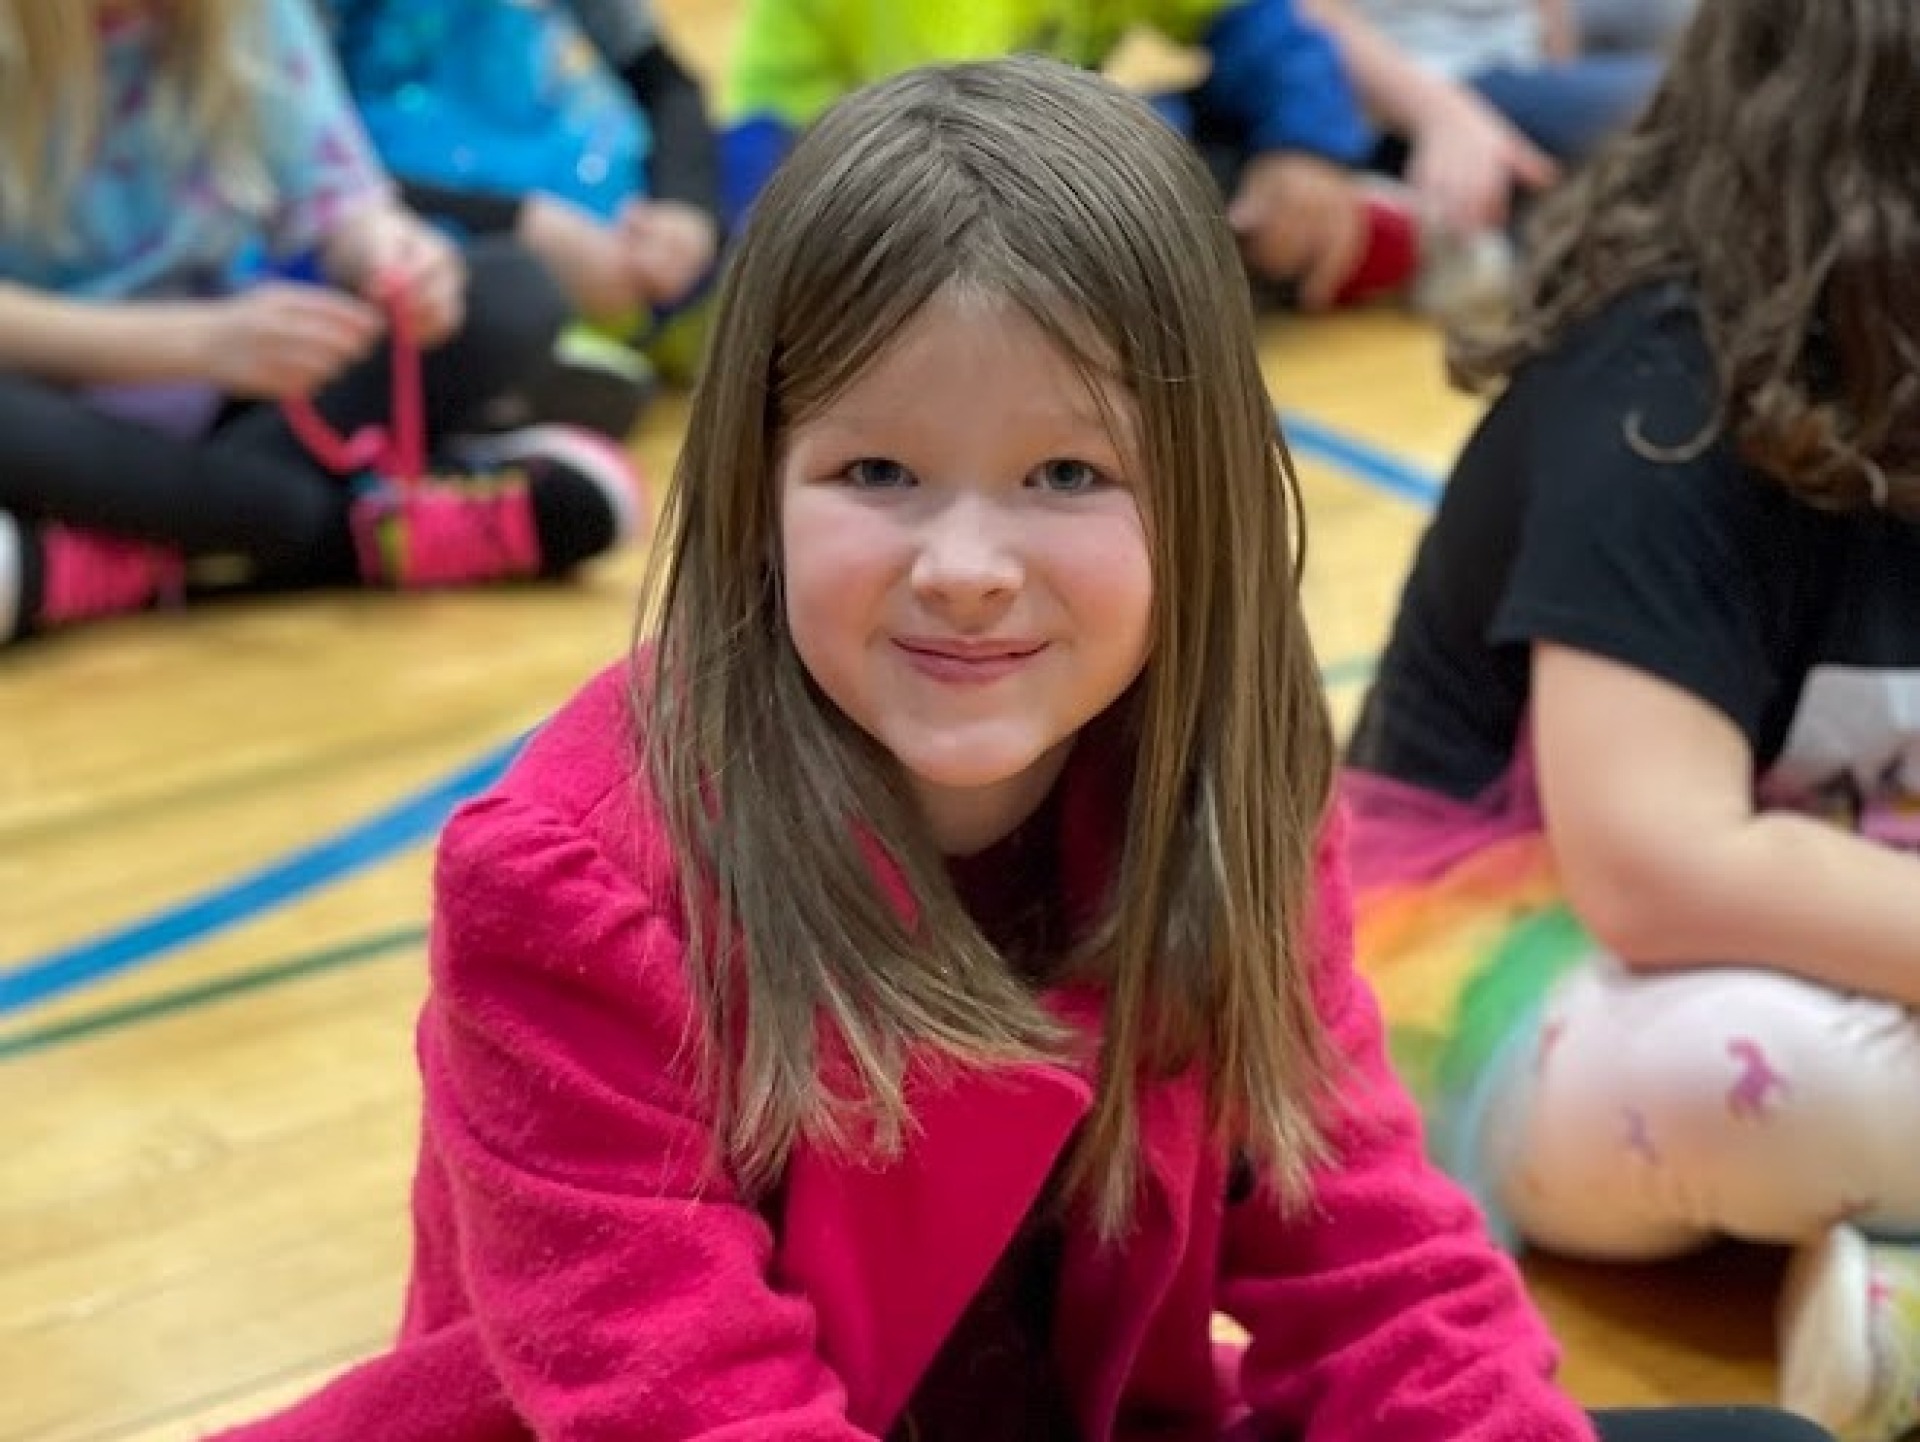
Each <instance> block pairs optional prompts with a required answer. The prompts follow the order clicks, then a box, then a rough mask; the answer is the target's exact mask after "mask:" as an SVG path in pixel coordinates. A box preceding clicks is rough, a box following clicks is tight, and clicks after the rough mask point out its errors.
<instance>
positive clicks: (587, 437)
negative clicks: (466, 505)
mask: <svg viewBox="0 0 1920 1442" xmlns="http://www.w3.org/2000/svg"><path fill="white" fill-rule="evenodd" d="M452 450H453V453H454V455H455V456H456V457H457V458H458V459H459V460H460V461H462V462H463V463H465V464H467V465H471V466H475V467H478V468H481V469H487V468H491V467H495V466H515V465H521V464H524V463H525V462H527V461H529V460H532V459H534V458H535V457H537V456H550V457H554V458H556V459H558V460H560V461H561V462H563V463H564V464H565V465H567V466H568V467H569V468H570V469H572V470H574V471H575V472H577V473H578V474H580V475H582V476H584V477H586V479H587V480H589V481H591V482H592V483H593V484H594V485H595V486H596V487H597V488H598V489H599V491H600V493H601V494H602V495H604V496H605V497H606V499H607V505H608V507H609V508H610V509H611V510H612V512H613V540H614V545H616V546H618V545H620V544H622V543H623V542H626V541H630V540H632V539H634V538H635V537H637V536H639V535H640V534H641V533H642V531H643V530H644V529H645V526H646V520H647V516H646V497H645V493H644V490H643V488H642V485H641V481H640V470H639V467H638V466H636V465H635V464H634V461H633V458H632V457H631V456H629V455H628V454H627V453H626V452H625V451H623V450H621V449H620V448H619V447H618V446H616V445H615V444H614V443H613V442H612V441H609V440H607V439H606V438H605V437H604V436H600V435H597V434H595V433H594V432H592V431H589V430H585V429H583V428H581V427H578V426H563V425H542V426H524V427H522V428H521V429H519V430H515V431H502V432H500V433H499V434H497V435H485V436H467V437H462V438H461V439H460V440H459V441H458V442H456V443H455V444H454V446H453V447H452Z"/></svg>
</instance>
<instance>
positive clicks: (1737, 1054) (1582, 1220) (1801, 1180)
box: [1483, 954, 1920, 1260]
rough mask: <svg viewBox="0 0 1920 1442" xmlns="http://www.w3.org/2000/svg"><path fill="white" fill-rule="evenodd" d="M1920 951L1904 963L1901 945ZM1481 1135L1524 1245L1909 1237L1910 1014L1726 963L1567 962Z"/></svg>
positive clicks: (1597, 1250) (1915, 1082)
mask: <svg viewBox="0 0 1920 1442" xmlns="http://www.w3.org/2000/svg"><path fill="white" fill-rule="evenodd" d="M1916 961H1920V958H1916ZM1512 1072H1513V1074H1512V1075H1509V1076H1507V1077H1504V1078H1502V1079H1501V1085H1500V1086H1499V1088H1498V1095H1497V1098H1496V1099H1495V1101H1494V1102H1493V1104H1492V1107H1491V1109H1490V1111H1489V1112H1488V1115H1487V1125H1486V1128H1485V1131H1484V1134H1483V1145H1484V1147H1485V1154H1484V1160H1485V1162H1486V1164H1487V1173H1486V1174H1487V1175H1488V1176H1489V1177H1490V1178H1491V1180H1492V1182H1493V1185H1494V1188H1495V1196H1496V1198H1497V1200H1498V1202H1499V1204H1500V1206H1501V1207H1502V1208H1503V1209H1504V1210H1505V1211H1506V1212H1507V1214H1508V1215H1509V1216H1510V1217H1512V1218H1513V1220H1514V1221H1515V1222H1517V1223H1518V1225H1519V1227H1520V1230H1521V1232H1522V1233H1523V1234H1524V1235H1525V1236H1526V1237H1527V1239H1528V1240H1530V1241H1533V1242H1535V1243H1538V1244H1539V1245H1541V1246H1543V1247H1547V1248H1549V1249H1551V1250H1554V1251H1558V1252H1564V1253H1569V1254H1572V1255H1576V1256H1585V1257H1593V1258H1606V1259H1620V1260H1625V1259H1651V1258H1657V1257H1664V1256H1671V1255H1674V1254H1676V1253H1679V1252H1682V1251H1686V1250H1689V1249H1691V1248H1693V1247H1696V1246H1698V1245H1700V1244H1701V1243H1703V1242H1705V1241H1707V1240H1708V1239H1710V1238H1712V1237H1714V1236H1716V1235H1730V1236H1735V1237H1741V1238H1745V1239H1747V1240H1750V1241H1760V1242H1778V1243H1786V1244H1793V1243H1797V1242H1801V1241H1805V1240H1808V1239H1810V1238H1813V1237H1815V1236H1818V1235H1819V1234H1820V1233H1822V1232H1823V1231H1824V1230H1826V1229H1827V1228H1828V1227H1829V1226H1830V1225H1831V1224H1833V1223H1835V1222H1838V1221H1854V1222H1856V1223H1858V1224H1859V1225H1861V1226H1863V1227H1865V1228H1866V1229H1867V1230H1869V1231H1880V1232H1890V1233H1906V1234H1920V1015H1916V1013H1914V1012H1911V1011H1909V1010H1907V1009H1905V1008H1903V1007H1900V1006H1897V1005H1894V1004H1893V1003H1890V1002H1885V1001H1877V1000H1870V999H1867V998H1863V997H1857V996H1851V995H1848V994H1846V993H1842V992H1837V991H1833V990H1831V989H1829V988H1826V987H1822V986H1817V985H1814V984H1812V983H1810V982H1805V981H1801V980H1798V979H1796V978H1793V977H1789V976H1784V975H1781V974H1779V973H1777V972H1770V971H1758V970H1751V969H1745V968H1738V967H1724V968H1701V969H1697V970H1690V971H1682V972H1666V973H1643V974H1638V975H1636V974H1634V973H1632V972H1630V971H1628V970H1627V969H1626V967H1624V966H1623V965H1621V964H1620V962H1618V961H1617V960H1615V959H1614V958H1613V957H1611V956H1607V955H1604V954H1599V955H1596V956H1595V957H1594V958H1593V960H1592V961H1591V962H1590V963H1589V964H1586V965H1583V966H1581V967H1579V968H1577V969H1576V970H1574V971H1573V972H1571V973H1569V974H1568V975H1567V976H1566V977H1565V978H1564V979H1563V980H1562V981H1561V982H1560V984H1559V986H1558V987H1557V988H1556V990H1555V991H1554V992H1553V993H1552V995H1551V997H1550V998H1549V1000H1548V1003H1547V1007H1546V1011H1545V1016H1544V1020H1543V1024H1542V1028H1541V1032H1540V1036H1539V1039H1538V1041H1537V1043H1536V1044H1535V1045H1534V1047H1533V1048H1532V1050H1531V1054H1530V1055H1527V1056H1524V1057H1522V1058H1519V1059H1517V1060H1516V1061H1515V1062H1514V1063H1513V1064H1512Z"/></svg>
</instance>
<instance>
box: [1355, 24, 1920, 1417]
mask: <svg viewBox="0 0 1920 1442" xmlns="http://www.w3.org/2000/svg"><path fill="white" fill-rule="evenodd" d="M1915 115H1920V6H1916V5H1914V4H1913V3H1912V0H1818V3H1813V4H1809V3H1806V0H1737V3H1736V0H1720V3H1708V4H1704V5H1702V6H1701V7H1700V9H1699V11H1698V14H1697V17H1696V19H1695V21H1694V23H1693V26H1692V28H1691V29H1690V31H1689V32H1688V34H1687V36H1686V38H1685V40H1684V41H1683V43H1682V45H1681V47H1680V49H1679V51H1678V52H1677V54H1676V56H1675V59H1674V62H1673V71H1672V73H1671V75H1670V76H1669V77H1668V78H1667V80H1666V83H1665V84H1664V86H1663V87H1662V88H1661V89H1660V91H1659V92H1658V94H1657V95H1656V97H1655V99H1654V101H1653V103H1652V106H1651V108H1650V109H1649V111H1648V112H1647V114H1646V115H1645V116H1644V117H1643V118H1642V119H1641V120H1640V121H1639V122H1638V123H1637V124H1636V125H1635V126H1633V127H1632V128H1631V129H1630V130H1629V131H1628V132H1627V133H1626V134H1624V135H1623V136H1621V137H1620V138H1619V139H1618V140H1617V141H1615V142H1614V143H1613V144H1612V145H1610V146H1608V147H1605V148H1603V149H1602V151H1601V152H1600V153H1599V155H1598V156H1597V157H1596V158H1595V160H1594V161H1593V163H1592V165H1591V167H1590V169H1589V170H1588V171H1587V172H1586V174H1585V175H1584V176H1582V177H1579V178H1577V179H1576V180H1574V181H1573V182H1572V183H1571V185H1570V186H1569V187H1568V188H1567V189H1566V190H1565V191H1563V192H1561V193H1560V194H1557V195H1556V196H1554V197H1552V198H1551V199H1549V200H1548V201H1546V202H1544V204H1543V209H1542V211H1541V213H1540V216H1539V226H1538V229H1537V231H1536V232H1535V233H1536V236H1537V242H1538V252H1537V254H1536V255H1535V256H1534V257H1533V260H1532V265H1533V266H1534V270H1533V273H1532V274H1531V276H1530V278H1529V280H1528V283H1527V287H1526V292H1525V296H1524V303H1523V304H1522V306H1521V308H1520V310H1519V312H1518V314H1517V315H1516V316H1515V317H1514V319H1513V322H1512V324H1511V326H1510V327H1508V328H1506V329H1504V330H1503V331H1501V332H1500V333H1498V334H1496V335H1494V336H1491V337H1488V338H1484V339H1481V340H1480V341H1478V342H1477V343H1476V344H1474V345H1472V346H1470V347H1468V348H1467V349H1466V350H1465V351H1463V353H1462V355H1461V362H1462V365H1463V367H1464V369H1465V373H1466V375H1467V376H1468V377H1470V378H1472V379H1475V380H1478V381H1482V382H1489V383H1491V382H1499V383H1502V384H1503V385H1504V389H1503V390H1502V391H1501V393H1500V395H1499V398H1498V399H1497V400H1496V401H1495V402H1494V403H1493V406H1492V409H1491V410H1490V412H1489V413H1488V415H1487V416H1486V418H1485V420H1484V422H1483V423H1482V424H1481V426H1480V428H1479V429H1478V431H1477V432H1476V433H1475V435H1474V437H1473V439H1472V440H1471V441H1470V442H1469V444H1468V446H1467V448H1466V450H1465V452H1464V453H1463V454H1462V456H1461V458H1460V461H1459V464H1458V465H1457V467H1456V468H1455V470H1454V474H1453V476H1452V478H1451V480H1450V481H1449V483H1448V486H1447V489H1446V493H1445V497H1444V499H1443V501H1442V503H1441V506H1440V510H1439V513H1438V515H1437V516H1436V517H1435V519H1434V521H1433V524H1432V527H1431V528H1430V530H1429V531H1428V533H1427V536H1426V538H1425V540H1424V541H1423V543H1422V545H1421V548H1420V552H1419V558H1418V560H1417V561H1416V563H1415V566H1414V570H1413V574H1412V576H1411V578H1410V579H1409V581H1408V583H1407V587H1406V590H1405V593H1404V595H1403V597H1402V600H1401V604H1400V611H1399V616H1398V619H1397V621H1396V622H1395V625H1394V630H1393V636H1392V640H1391V642H1390V644H1389V646H1388V649H1387V653H1386V655H1385V657H1384V659H1383V660H1382V663H1381V666H1380V669H1379V675H1378V677H1377V679H1376V681H1375V684H1374V687H1373V691H1372V694H1371V696H1370V697H1369V698H1368V700H1367V703H1366V705H1365V707H1364V709H1363V711H1362V714H1361V717H1360V720H1359V722H1358V724H1357V727H1356V729H1355V733H1354V737H1353V741H1352V744H1351V748H1350V752H1349V756H1348V772H1347V780H1346V790H1347V794H1348V796H1349V798H1350V800H1351V801H1352V803H1353V808H1354V813H1355V828H1354V846H1353V852H1354V863H1355V869H1356V873H1357V881H1358V885H1359V890H1360V908H1359V909H1360V919H1361V954H1362V958H1363V963H1364V965H1365V966H1366V967H1367V969H1368V971H1369V973H1370V975H1372V976H1373V977H1374V978H1375V979H1376V980H1377V981H1378V983H1379V984H1380V985H1381V986H1382V987H1383V988H1385V989H1387V990H1388V991H1389V992H1390V993H1392V994H1394V995H1395V996H1397V997H1399V998H1402V999H1403V1002H1405V1003H1406V1004H1402V1005H1399V1006H1396V1007H1392V1008H1390V1009H1392V1010H1394V1011H1396V1013H1397V1014H1398V1015H1399V1016H1401V1017H1402V1018H1404V1019H1406V1020H1407V1021H1408V1022H1409V1023H1410V1025H1409V1028H1408V1032H1409V1034H1408V1035H1407V1036H1405V1037H1403V1039H1402V1040H1403V1043H1404V1044H1403V1046H1402V1047H1401V1051H1402V1054H1403V1060H1404V1061H1406V1062H1408V1063H1409V1064H1410V1066H1411V1069H1410V1070H1409V1073H1408V1074H1409V1076H1410V1077H1411V1078H1412V1079H1414V1080H1416V1081H1417V1082H1418V1083H1419V1085H1420V1087H1421V1089H1422V1090H1424V1091H1425V1092H1426V1093H1427V1094H1428V1098H1429V1102H1430V1108H1431V1115H1432V1119H1433V1123H1434V1133H1435V1137H1436V1140H1437V1142H1438V1145H1439V1147H1440V1149H1441V1152H1442V1155H1443V1157H1444V1159H1445V1160H1446V1161H1447V1162H1448V1164H1449V1165H1450V1166H1451V1167H1453V1168H1454V1170H1455V1171H1456V1172H1457V1173H1458V1174H1459V1175H1461V1176H1462V1177H1463V1178H1466V1179H1468V1180H1470V1181H1472V1182H1473V1183H1474V1184H1475V1185H1476V1187H1477V1188H1478V1189H1479V1191H1480V1193H1481V1195H1482V1198H1483V1200H1484V1201H1485V1202H1486V1204H1487V1206H1488V1208H1489V1210H1490V1212H1491V1214H1492V1215H1493V1216H1494V1217H1495V1218H1496V1219H1497V1220H1498V1221H1499V1222H1500V1223H1501V1225H1502V1226H1503V1228H1504V1229H1505V1230H1507V1231H1508V1232H1509V1234H1511V1235H1513V1236H1515V1237H1517V1238H1519V1239H1524V1240H1527V1241H1530V1242H1533V1243H1536V1244H1538V1245H1540V1246H1543V1247H1547V1248H1552V1249H1555V1250H1558V1251H1563V1252H1569V1253H1573V1254H1576V1255H1580V1256H1585V1257H1593V1258H1601V1259H1609V1260H1622V1261H1640V1260H1646V1259H1652V1258H1660V1257H1668V1256H1673V1255H1675V1254H1678V1253H1681V1252H1685V1251H1688V1250H1691V1249H1693V1248H1697V1247H1699V1246H1702V1245H1704V1244H1705V1243H1707V1242H1708V1241H1709V1240H1711V1239H1713V1238H1715V1237H1719V1236H1723V1235H1731V1236H1735V1237H1741V1238H1745V1239H1747V1240H1750V1241H1760V1242H1770V1243H1777V1244H1781V1245H1784V1246H1787V1247H1791V1248H1793V1249H1795V1261H1794V1265H1793V1269H1792V1272H1791V1274H1790V1279H1789V1285H1788V1287H1787V1290H1786V1293H1785V1296H1784V1301H1783V1307H1782V1311H1781V1360H1782V1368H1781V1370H1782V1377H1783V1384H1782V1385H1783V1399H1784V1400H1785V1402H1786V1403H1787V1404H1788V1405H1789V1406H1791V1407H1793V1408H1794V1409H1796V1410H1798V1411H1802V1412H1805V1413H1807V1414H1808V1415H1810V1416H1812V1417H1815V1418H1817V1419H1818V1420H1820V1421H1822V1422H1824V1423H1826V1424H1827V1425H1829V1426H1831V1427H1833V1428H1834V1429H1835V1430H1836V1431H1839V1432H1840V1433H1841V1434H1842V1435H1843V1436H1845V1437H1846V1438H1848V1439H1853V1442H1892V1439H1894V1438H1897V1437H1900V1436H1902V1435H1903V1434H1905V1433H1906V1432H1908V1431H1909V1430H1910V1429H1912V1428H1913V1427H1915V1426H1916V1425H1917V1424H1920V1246H1916V1245H1915V1242H1914V1238H1915V1237H1916V1236H1920V1019H1917V1018H1916V1008H1917V1007H1920V158H1917V157H1920V152H1916V150H1915V148H1914V143H1913V126H1912V121H1913V117H1914V116H1915ZM1456 993H1457V997H1458V999H1457V1002H1455V1003H1453V1004H1451V1006H1449V1004H1448V1003H1447V1001H1446V998H1447V997H1448V996H1449V995H1451V994H1456ZM1415 998H1419V999H1420V1000H1419V1002H1418V1003H1417V1004H1415V1003H1414V1000H1413V999H1415ZM1423 1015H1424V1017H1425V1019H1426V1020H1425V1022H1419V1018H1420V1017H1422V1016H1423ZM1416 1022H1419V1024H1417V1025H1414V1024H1413V1023H1416ZM1422 1032H1425V1033H1428V1034H1427V1035H1424V1036H1423V1035H1419V1034H1418V1033H1422Z"/></svg>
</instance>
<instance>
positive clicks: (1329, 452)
mask: <svg viewBox="0 0 1920 1442" xmlns="http://www.w3.org/2000/svg"><path fill="white" fill-rule="evenodd" d="M1280 428H1281V430H1282V431H1283V432H1284V433H1285V435H1286V438H1287V443H1288V444H1289V445H1291V446H1293V447H1294V448H1295V449H1296V450H1298V451H1300V452H1301V453H1303V454H1305V455H1310V456H1313V457H1314V458H1315V459H1317V460H1321V461H1325V462H1326V463H1327V464H1328V465H1330V466H1337V467H1338V468H1339V469H1341V470H1343V471H1345V472H1346V473H1347V474H1348V475H1350V476H1352V477H1353V478H1354V479H1355V480H1356V481H1361V482H1364V483H1365V484H1367V485H1369V486H1372V487H1374V488H1375V489H1376V490H1381V491H1385V492H1387V493H1388V494H1389V495H1394V496H1398V497H1400V499H1402V500H1405V501H1412V502H1413V503H1414V504H1415V505H1417V506H1419V507H1420V508H1421V509H1422V510H1432V509H1433V507H1434V504H1435V503H1436V502H1437V501H1439V499H1440V489H1441V487H1440V482H1439V481H1438V480H1436V479H1435V478H1434V477H1432V476H1430V475H1428V474H1427V473H1426V472H1425V471H1423V470H1421V469H1420V468H1419V467H1417V466H1412V465H1409V464H1407V462H1405V461H1403V460H1401V459H1399V457H1397V456H1394V455H1392V454H1390V453H1389V452H1387V451H1383V450H1381V449H1380V448H1379V447H1377V446H1370V445H1368V444H1367V443H1366V442H1365V441H1361V440H1356V439H1354V438H1353V437H1352V436H1348V435H1343V434H1342V433H1340V432H1339V431H1336V430H1330V429H1328V428H1327V427H1326V426H1323V425H1321V424H1320V423H1319V422H1317V421H1310V420H1308V419H1307V418H1306V417H1305V416H1303V415H1298V414H1296V413H1294V412H1292V411H1282V412H1281V413H1280Z"/></svg>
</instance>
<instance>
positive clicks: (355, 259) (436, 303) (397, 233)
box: [328, 205, 467, 347]
mask: <svg viewBox="0 0 1920 1442" xmlns="http://www.w3.org/2000/svg"><path fill="white" fill-rule="evenodd" d="M328 261H329V269H330V270H331V271H332V273H333V274H334V275H335V276H336V277H337V278H338V279H339V280H340V282H341V284H342V285H344V286H346V288H347V289H349V290H351V291H353V292H354V293H355V294H356V295H359V296H361V297H363V298H364V299H366V300H371V301H382V302H385V301H386V300H387V290H388V288H389V287H391V288H392V291H393V293H394V294H395V295H397V296H398V298H399V303H400V304H401V305H402V306H403V307H404V309H405V312H406V316H407V319H408V320H409V321H410V322H411V323H412V326H413V333H414V335H415V337H417V338H418V340H419V342H420V344H421V345H422V346H427V347H431V346H436V345H438V344H440V342H442V341H444V340H446V339H447V338H448V337H449V336H451V335H452V334H453V333H454V332H455V331H457V330H459V329H460V326H461V323H462V322H463V321H464V320H465V319H466V290H467V266H466V262H465V261H464V260H463V259H462V258H461V255H460V251H459V248H458V247H456V246H455V245H454V244H453V242H452V241H450V240H448V239H447V238H446V236H444V235H442V234H441V233H440V232H439V231H437V230H435V229H434V228H433V227H432V226H430V225H428V224H427V223H426V222H425V221H423V220H421V219H420V217H418V216H417V215H415V214H413V212H411V211H409V210H405V209H403V208H401V207H400V206H396V205H376V206H368V207H367V208H366V209H364V210H361V211H359V212H357V213H356V214H355V215H354V216H353V217H352V218H351V219H349V220H348V221H347V223H346V224H345V225H344V226H342V227H341V230H340V232H339V234H337V235H336V236H335V238H334V241H333V243H332V244H331V245H329V247H328Z"/></svg>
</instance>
